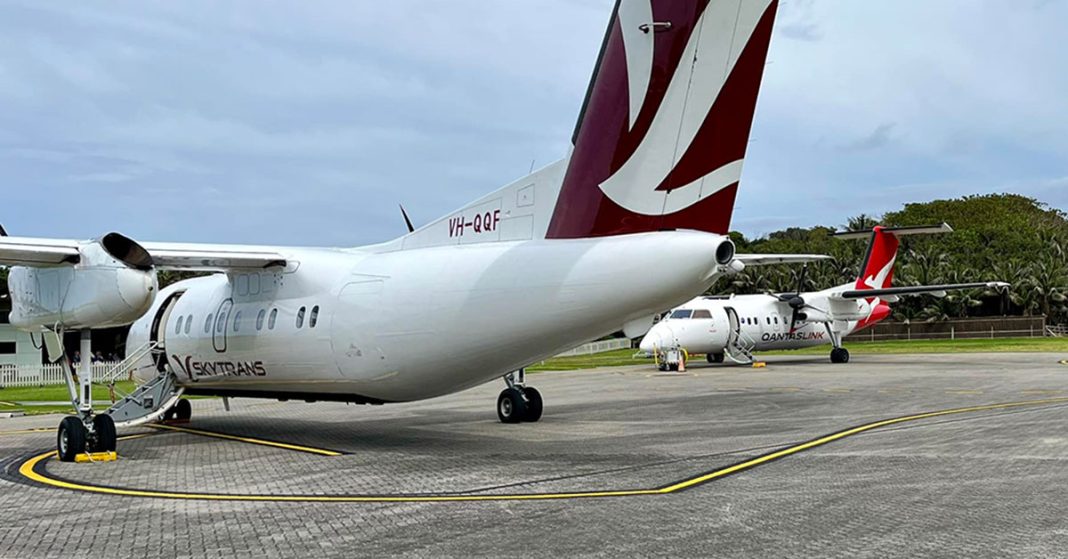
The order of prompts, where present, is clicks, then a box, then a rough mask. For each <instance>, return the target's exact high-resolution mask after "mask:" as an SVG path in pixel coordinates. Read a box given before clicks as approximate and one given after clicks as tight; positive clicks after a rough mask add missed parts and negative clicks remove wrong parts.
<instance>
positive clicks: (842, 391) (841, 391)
mask: <svg viewBox="0 0 1068 559" xmlns="http://www.w3.org/2000/svg"><path fill="white" fill-rule="evenodd" d="M823 391H824V392H832V393H834V394H848V393H849V392H852V391H853V389H851V388H824V389H823Z"/></svg>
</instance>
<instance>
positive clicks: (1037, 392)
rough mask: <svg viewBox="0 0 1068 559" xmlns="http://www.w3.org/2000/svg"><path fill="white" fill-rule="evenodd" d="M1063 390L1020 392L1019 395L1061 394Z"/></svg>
mask: <svg viewBox="0 0 1068 559" xmlns="http://www.w3.org/2000/svg"><path fill="white" fill-rule="evenodd" d="M1062 393H1064V391H1063V390H1021V391H1020V394H1032V395H1034V394H1062Z"/></svg>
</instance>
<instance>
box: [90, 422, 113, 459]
mask: <svg viewBox="0 0 1068 559" xmlns="http://www.w3.org/2000/svg"><path fill="white" fill-rule="evenodd" d="M93 431H94V435H95V436H94V438H93V440H92V441H91V442H90V443H89V450H90V451H91V452H114V451H115V449H116V448H117V446H118V440H119V436H118V433H116V432H115V420H114V419H112V418H111V416H110V415H108V414H106V413H102V414H99V415H94V416H93Z"/></svg>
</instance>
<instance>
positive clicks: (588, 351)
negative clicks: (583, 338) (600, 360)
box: [557, 338, 630, 357]
mask: <svg viewBox="0 0 1068 559" xmlns="http://www.w3.org/2000/svg"><path fill="white" fill-rule="evenodd" d="M617 349H630V338H617V339H614V340H604V341H600V342H590V343H588V344H582V345H580V346H578V347H576V348H575V349H572V350H571V351H565V352H563V353H561V354H560V355H557V357H570V356H573V355H592V354H594V353H604V352H606V351H615V350H617Z"/></svg>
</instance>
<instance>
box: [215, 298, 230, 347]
mask: <svg viewBox="0 0 1068 559" xmlns="http://www.w3.org/2000/svg"><path fill="white" fill-rule="evenodd" d="M233 308H234V300H233V299H226V300H225V301H223V302H222V303H221V304H219V310H218V311H217V312H216V313H215V325H214V326H213V327H212V330H211V344H212V345H213V346H214V347H215V351H217V352H219V353H223V352H225V351H226V330H227V328H226V325H227V323H229V318H230V310H231V309H233Z"/></svg>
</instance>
